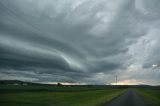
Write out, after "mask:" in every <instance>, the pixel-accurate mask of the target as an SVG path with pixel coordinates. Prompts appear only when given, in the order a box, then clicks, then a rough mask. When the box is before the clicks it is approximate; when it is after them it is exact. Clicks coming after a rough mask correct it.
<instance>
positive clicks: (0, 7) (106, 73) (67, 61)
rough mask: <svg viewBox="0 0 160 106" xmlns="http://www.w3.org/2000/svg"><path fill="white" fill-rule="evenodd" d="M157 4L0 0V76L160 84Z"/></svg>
mask: <svg viewBox="0 0 160 106" xmlns="http://www.w3.org/2000/svg"><path fill="white" fill-rule="evenodd" d="M159 5H160V1H158V0H153V1H151V0H146V1H145V0H118V1H116V0H54V1H52V0H41V1H35V0H14V1H12V0H2V1H0V14H1V16H0V80H20V81H27V82H44V83H57V82H63V83H67V84H97V85H101V84H114V85H139V84H144V85H154V86H155V85H160V79H159V78H160V55H159V54H160V36H159V34H160V11H159V10H160V6H159Z"/></svg>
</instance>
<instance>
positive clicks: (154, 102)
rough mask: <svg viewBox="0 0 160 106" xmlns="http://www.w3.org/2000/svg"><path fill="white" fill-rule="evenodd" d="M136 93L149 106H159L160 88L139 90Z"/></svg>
mask: <svg viewBox="0 0 160 106" xmlns="http://www.w3.org/2000/svg"><path fill="white" fill-rule="evenodd" d="M137 91H138V92H139V94H140V95H142V96H143V97H144V98H145V100H146V101H147V102H148V103H149V104H150V105H151V106H160V88H139V89H137Z"/></svg>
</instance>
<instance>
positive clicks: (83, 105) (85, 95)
mask: <svg viewBox="0 0 160 106" xmlns="http://www.w3.org/2000/svg"><path fill="white" fill-rule="evenodd" d="M0 91H1V93H0V106H99V105H101V104H103V103H105V102H107V101H110V100H111V99H113V98H114V97H116V96H118V95H120V94H121V93H123V92H124V91H125V89H120V88H119V89H118V88H105V87H86V86H85V87H84V86H77V87H63V86H60V87H58V86H56V87H55V86H44V85H41V86H40V85H39V86H37V85H36V86H31V85H28V86H22V85H19V86H13V85H3V86H0Z"/></svg>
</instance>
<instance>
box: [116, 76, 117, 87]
mask: <svg viewBox="0 0 160 106" xmlns="http://www.w3.org/2000/svg"><path fill="white" fill-rule="evenodd" d="M116 85H117V75H116Z"/></svg>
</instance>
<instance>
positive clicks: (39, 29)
mask: <svg viewBox="0 0 160 106" xmlns="http://www.w3.org/2000/svg"><path fill="white" fill-rule="evenodd" d="M0 5H1V6H2V7H3V8H5V9H6V10H7V11H8V12H10V13H12V14H13V15H15V16H16V17H18V18H19V19H20V20H22V21H23V22H24V23H26V24H28V25H29V26H31V27H32V28H34V29H36V30H37V31H39V32H41V33H43V34H48V33H47V32H44V31H42V29H41V28H39V27H37V26H35V25H33V24H32V23H30V22H29V21H27V20H26V19H24V18H23V17H22V16H20V15H18V14H17V13H16V12H15V11H13V10H11V9H9V8H8V7H7V6H5V5H4V4H3V3H2V2H0Z"/></svg>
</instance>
